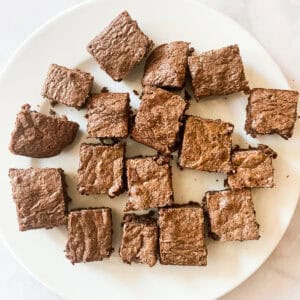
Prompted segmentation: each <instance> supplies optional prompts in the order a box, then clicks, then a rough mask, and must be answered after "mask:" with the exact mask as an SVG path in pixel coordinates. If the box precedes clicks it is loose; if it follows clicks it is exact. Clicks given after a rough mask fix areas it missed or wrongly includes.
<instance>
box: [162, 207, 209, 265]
mask: <svg viewBox="0 0 300 300" xmlns="http://www.w3.org/2000/svg"><path fill="white" fill-rule="evenodd" d="M158 224H159V228H160V235H159V248H160V262H161V264H171V265H206V263H207V262H206V257H207V250H206V246H205V240H204V216H203V210H202V208H200V207H197V206H188V205H185V206H177V207H174V208H172V207H171V208H161V209H159V217H158Z"/></svg>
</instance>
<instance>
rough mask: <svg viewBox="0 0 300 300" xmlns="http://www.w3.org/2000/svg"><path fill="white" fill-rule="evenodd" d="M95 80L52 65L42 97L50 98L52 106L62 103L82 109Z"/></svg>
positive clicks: (83, 73) (80, 72)
mask: <svg viewBox="0 0 300 300" xmlns="http://www.w3.org/2000/svg"><path fill="white" fill-rule="evenodd" d="M93 80H94V77H93V76H92V75H91V74H89V73H86V72H82V71H80V70H78V69H68V68H66V67H63V66H59V65H56V64H52V65H50V67H49V71H48V75H47V78H46V81H45V83H44V87H43V90H42V95H43V96H44V97H45V98H48V99H49V100H50V102H51V104H52V105H55V104H57V103H62V104H65V105H67V106H72V107H75V108H77V109H80V108H81V107H82V106H84V104H85V101H86V99H87V98H88V95H89V92H90V90H91V88H92V85H93Z"/></svg>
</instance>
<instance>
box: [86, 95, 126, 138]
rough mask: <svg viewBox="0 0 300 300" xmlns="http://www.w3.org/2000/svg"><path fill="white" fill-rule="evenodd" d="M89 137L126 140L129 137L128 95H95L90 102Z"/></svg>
mask: <svg viewBox="0 0 300 300" xmlns="http://www.w3.org/2000/svg"><path fill="white" fill-rule="evenodd" d="M87 107H88V111H87V119H88V123H87V131H88V135H89V137H96V138H125V137H127V135H128V119H129V95H128V93H101V94H94V95H92V96H91V97H90V99H89V101H88V105H87Z"/></svg>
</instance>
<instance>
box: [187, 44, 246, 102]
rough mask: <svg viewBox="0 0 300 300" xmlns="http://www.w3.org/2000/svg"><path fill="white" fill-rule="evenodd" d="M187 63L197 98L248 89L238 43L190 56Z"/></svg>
mask: <svg viewBox="0 0 300 300" xmlns="http://www.w3.org/2000/svg"><path fill="white" fill-rule="evenodd" d="M188 65H189V69H190V73H191V77H192V86H193V89H194V94H195V98H196V99H197V100H200V99H201V98H203V97H207V96H217V95H228V94H232V93H236V92H240V91H244V92H248V91H249V87H248V81H247V80H246V77H245V74H244V67H243V63H242V59H241V56H240V50H239V47H238V45H232V46H228V47H224V48H221V49H217V50H211V51H207V52H203V53H201V54H200V55H198V56H190V57H189V58H188Z"/></svg>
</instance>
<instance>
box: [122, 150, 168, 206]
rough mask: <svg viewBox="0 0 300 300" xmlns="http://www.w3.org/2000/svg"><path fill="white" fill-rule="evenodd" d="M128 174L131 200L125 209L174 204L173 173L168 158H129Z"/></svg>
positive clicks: (127, 163) (127, 164)
mask: <svg viewBox="0 0 300 300" xmlns="http://www.w3.org/2000/svg"><path fill="white" fill-rule="evenodd" d="M126 175H127V176H126V177H127V182H128V184H127V185H128V195H129V200H128V202H127V203H126V207H125V211H130V210H140V209H141V210H143V209H149V208H155V207H163V206H167V205H172V203H173V190H172V175H171V167H170V165H169V159H168V158H165V157H163V156H154V157H144V158H130V159H127V161H126Z"/></svg>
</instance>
